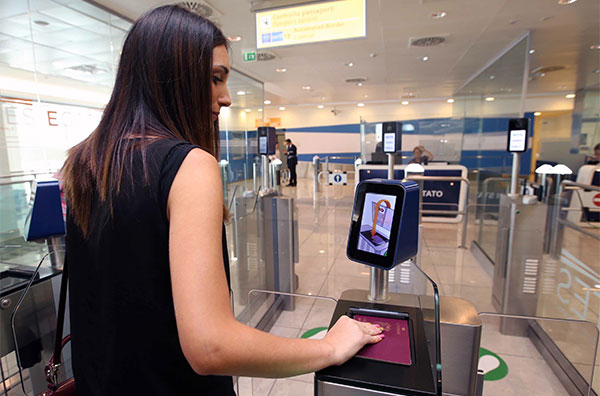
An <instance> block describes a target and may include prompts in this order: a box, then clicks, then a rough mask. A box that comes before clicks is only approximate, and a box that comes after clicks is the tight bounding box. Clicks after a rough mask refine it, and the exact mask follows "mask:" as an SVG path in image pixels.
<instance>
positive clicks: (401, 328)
mask: <svg viewBox="0 0 600 396" xmlns="http://www.w3.org/2000/svg"><path fill="white" fill-rule="evenodd" d="M354 319H355V320H358V321H359V322H369V323H371V324H379V325H380V326H381V327H382V328H383V334H385V338H384V339H383V340H381V341H379V342H378V343H377V344H369V345H367V346H365V347H364V348H363V349H361V350H360V351H359V352H358V354H357V355H356V356H360V357H363V358H367V359H375V360H381V361H384V362H389V363H396V364H404V365H407V366H410V365H411V364H412V363H413V360H412V354H411V348H410V344H411V337H410V329H409V325H410V323H409V321H408V319H393V318H382V317H377V316H368V315H354Z"/></svg>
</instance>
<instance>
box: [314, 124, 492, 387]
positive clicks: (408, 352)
mask: <svg viewBox="0 0 600 396" xmlns="http://www.w3.org/2000/svg"><path fill="white" fill-rule="evenodd" d="M386 124H388V125H386ZM386 124H384V128H383V129H384V132H383V133H384V135H383V141H384V151H385V152H386V153H387V154H388V160H389V167H390V172H389V175H390V179H391V178H392V177H393V163H394V153H395V152H396V151H399V150H400V149H401V145H400V142H401V137H400V136H399V135H400V134H401V130H402V128H401V124H400V123H386ZM390 179H388V180H385V179H370V180H366V181H363V182H361V183H360V184H359V185H358V186H357V189H356V193H355V197H354V206H353V211H352V217H351V221H350V232H349V237H348V245H347V250H346V254H347V256H348V258H349V259H350V260H352V261H355V262H358V263H362V264H365V265H369V266H371V283H370V291H368V292H367V291H364V290H346V291H344V292H343V293H342V295H341V297H340V299H339V300H338V303H337V305H336V308H335V311H334V313H333V317H332V319H331V323H330V327H331V326H333V325H334V324H335V323H336V321H337V320H338V319H339V317H340V316H342V315H348V316H350V317H352V318H354V319H355V320H358V321H367V322H370V323H378V324H380V325H381V326H382V328H383V330H384V334H385V336H386V337H385V338H384V339H383V340H381V341H380V342H378V343H377V344H373V345H367V346H365V347H364V348H363V349H362V350H361V351H359V352H358V354H357V355H356V356H355V357H353V358H352V359H350V360H349V361H347V362H346V363H344V364H343V365H341V366H332V367H328V368H325V369H323V370H321V371H318V372H317V373H315V395H318V396H337V395H343V396H359V395H407V396H409V395H411V396H413V395H416V396H423V395H441V394H442V365H443V364H444V365H445V364H447V367H446V366H444V373H445V374H444V379H445V382H444V392H447V393H448V394H455V395H475V394H476V389H477V387H478V386H477V379H478V376H477V361H478V354H479V341H480V337H481V322H480V321H479V317H478V316H477V312H476V311H475V308H474V307H473V305H472V304H471V303H469V302H467V301H465V300H461V299H456V298H451V297H446V298H443V299H441V304H440V297H439V294H438V291H437V285H436V284H435V282H433V280H431V279H430V278H429V277H428V276H427V275H426V274H425V273H424V272H422V271H421V270H420V269H419V271H421V273H422V274H423V275H424V276H425V277H426V278H427V279H428V280H429V281H430V283H431V284H432V286H433V290H434V291H433V297H432V296H417V295H411V294H400V293H390V294H388V271H389V270H390V269H392V268H394V267H395V266H396V265H398V264H400V263H402V262H405V261H406V260H409V259H413V258H414V257H415V256H416V255H417V252H418V243H419V231H418V230H419V194H420V193H421V192H420V191H421V190H420V188H419V185H418V184H417V183H415V182H413V181H406V180H403V181H401V180H390ZM417 268H418V267H417ZM427 301H429V303H428V302H427ZM431 302H433V303H431ZM442 340H444V347H446V346H447V350H443V349H442V345H441V341H442ZM446 384H447V385H448V386H446Z"/></svg>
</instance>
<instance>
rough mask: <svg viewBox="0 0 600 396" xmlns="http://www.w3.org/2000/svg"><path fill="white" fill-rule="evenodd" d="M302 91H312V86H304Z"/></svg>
mask: <svg viewBox="0 0 600 396" xmlns="http://www.w3.org/2000/svg"><path fill="white" fill-rule="evenodd" d="M302 89H303V90H305V91H308V90H310V85H303V86H302Z"/></svg>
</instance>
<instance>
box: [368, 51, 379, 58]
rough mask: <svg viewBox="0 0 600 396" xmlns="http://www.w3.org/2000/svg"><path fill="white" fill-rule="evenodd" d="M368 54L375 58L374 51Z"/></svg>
mask: <svg viewBox="0 0 600 396" xmlns="http://www.w3.org/2000/svg"><path fill="white" fill-rule="evenodd" d="M369 56H370V57H371V58H375V57H376V56H377V53H376V52H371V53H370V54H369Z"/></svg>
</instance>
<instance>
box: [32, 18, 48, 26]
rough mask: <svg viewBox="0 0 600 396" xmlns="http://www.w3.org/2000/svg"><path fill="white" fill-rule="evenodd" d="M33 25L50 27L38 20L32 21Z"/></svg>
mask: <svg viewBox="0 0 600 396" xmlns="http://www.w3.org/2000/svg"><path fill="white" fill-rule="evenodd" d="M33 23H35V24H36V25H39V26H48V25H50V22H46V21H42V20H39V19H38V20H35V21H33Z"/></svg>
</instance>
